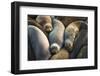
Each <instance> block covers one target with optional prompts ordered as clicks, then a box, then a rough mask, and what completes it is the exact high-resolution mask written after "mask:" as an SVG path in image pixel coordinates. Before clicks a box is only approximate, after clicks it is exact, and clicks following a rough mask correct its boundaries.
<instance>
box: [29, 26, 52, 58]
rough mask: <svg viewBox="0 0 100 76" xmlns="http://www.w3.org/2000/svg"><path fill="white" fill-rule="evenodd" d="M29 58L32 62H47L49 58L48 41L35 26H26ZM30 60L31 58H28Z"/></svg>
mask: <svg viewBox="0 0 100 76" xmlns="http://www.w3.org/2000/svg"><path fill="white" fill-rule="evenodd" d="M28 41H29V42H28V44H29V46H30V47H29V51H28V52H29V54H30V55H29V56H32V57H34V58H33V59H34V60H48V59H49V57H50V56H51V54H50V51H49V41H48V39H47V37H46V36H45V34H44V33H43V32H42V31H41V30H40V29H39V28H37V27H36V26H33V25H29V26H28ZM29 58H30V59H32V58H31V57H29Z"/></svg>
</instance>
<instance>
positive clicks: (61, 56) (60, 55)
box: [50, 48, 69, 60]
mask: <svg viewBox="0 0 100 76" xmlns="http://www.w3.org/2000/svg"><path fill="white" fill-rule="evenodd" d="M68 58H69V52H68V51H67V50H66V49H64V48H63V49H60V51H59V52H58V53H56V54H54V55H53V56H52V57H51V58H50V60H57V59H68Z"/></svg>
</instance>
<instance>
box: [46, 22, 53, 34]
mask: <svg viewBox="0 0 100 76" xmlns="http://www.w3.org/2000/svg"><path fill="white" fill-rule="evenodd" d="M44 30H45V31H46V32H48V33H49V32H51V31H52V25H51V24H50V23H46V24H45V25H44Z"/></svg>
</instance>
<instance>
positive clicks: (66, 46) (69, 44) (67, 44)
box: [65, 39, 73, 50]
mask: <svg viewBox="0 0 100 76" xmlns="http://www.w3.org/2000/svg"><path fill="white" fill-rule="evenodd" d="M72 47H73V43H72V41H71V40H69V39H66V40H65V48H66V49H68V50H70V49H71V48H72Z"/></svg>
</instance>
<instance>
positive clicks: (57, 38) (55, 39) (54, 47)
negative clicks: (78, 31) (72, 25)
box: [49, 19, 65, 54]
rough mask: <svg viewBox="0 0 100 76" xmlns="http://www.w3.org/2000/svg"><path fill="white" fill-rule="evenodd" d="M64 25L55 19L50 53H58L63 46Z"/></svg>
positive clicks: (50, 36) (50, 40) (51, 33)
mask: <svg viewBox="0 0 100 76" xmlns="http://www.w3.org/2000/svg"><path fill="white" fill-rule="evenodd" d="M64 29H65V27H64V25H63V23H62V22H61V21H59V20H57V19H53V30H52V31H51V32H50V34H49V43H50V52H51V53H52V54H55V53H57V52H58V51H59V50H60V48H61V47H62V46H63V40H64V39H63V38H64Z"/></svg>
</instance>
